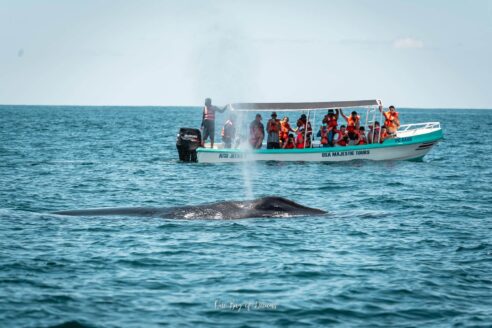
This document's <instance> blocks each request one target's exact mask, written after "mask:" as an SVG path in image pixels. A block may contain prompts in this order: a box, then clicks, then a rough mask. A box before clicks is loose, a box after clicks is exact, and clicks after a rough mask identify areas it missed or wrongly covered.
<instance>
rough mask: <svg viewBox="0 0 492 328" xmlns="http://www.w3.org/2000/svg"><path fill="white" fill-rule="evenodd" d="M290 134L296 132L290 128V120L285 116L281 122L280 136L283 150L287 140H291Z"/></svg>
mask: <svg viewBox="0 0 492 328" xmlns="http://www.w3.org/2000/svg"><path fill="white" fill-rule="evenodd" d="M290 132H295V131H294V130H293V129H292V128H291V127H290V124H289V118H288V117H287V116H284V117H283V118H282V121H281V122H280V134H279V138H280V142H281V144H282V148H283V145H284V144H285V143H286V142H287V139H288V138H289V133H290Z"/></svg>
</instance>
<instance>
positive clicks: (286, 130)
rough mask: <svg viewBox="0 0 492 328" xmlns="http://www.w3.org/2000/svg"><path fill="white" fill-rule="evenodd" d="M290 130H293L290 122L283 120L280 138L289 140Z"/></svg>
mask: <svg viewBox="0 0 492 328" xmlns="http://www.w3.org/2000/svg"><path fill="white" fill-rule="evenodd" d="M290 130H292V129H291V127H290V124H289V122H284V121H282V122H281V123H280V134H279V137H280V139H281V140H287V138H288V137H289V131H290Z"/></svg>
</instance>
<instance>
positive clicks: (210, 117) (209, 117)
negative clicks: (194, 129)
mask: <svg viewBox="0 0 492 328" xmlns="http://www.w3.org/2000/svg"><path fill="white" fill-rule="evenodd" d="M226 109H227V106H225V107H224V108H222V109H220V108H219V107H217V106H212V99H210V98H207V99H205V107H203V118H202V135H203V138H202V147H205V141H207V139H208V137H210V148H214V137H215V112H216V111H217V112H219V113H223V112H224V111H225V110H226Z"/></svg>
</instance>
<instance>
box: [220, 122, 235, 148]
mask: <svg viewBox="0 0 492 328" xmlns="http://www.w3.org/2000/svg"><path fill="white" fill-rule="evenodd" d="M221 136H222V142H223V143H224V148H232V141H233V140H234V139H235V138H236V127H235V126H234V118H233V117H232V115H231V116H230V117H229V119H228V120H227V121H226V122H225V124H224V127H223V128H222V133H221Z"/></svg>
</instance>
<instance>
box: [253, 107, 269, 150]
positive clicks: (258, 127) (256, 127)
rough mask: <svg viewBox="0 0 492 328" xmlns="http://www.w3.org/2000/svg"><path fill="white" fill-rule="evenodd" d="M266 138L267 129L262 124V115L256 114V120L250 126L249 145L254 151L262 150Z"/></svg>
mask: <svg viewBox="0 0 492 328" xmlns="http://www.w3.org/2000/svg"><path fill="white" fill-rule="evenodd" d="M264 138H265V127H264V126H263V123H261V115H260V114H256V117H255V119H254V120H253V122H251V124H250V125H249V143H250V144H251V147H253V148H254V149H260V148H261V144H262V143H263V139H264Z"/></svg>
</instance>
